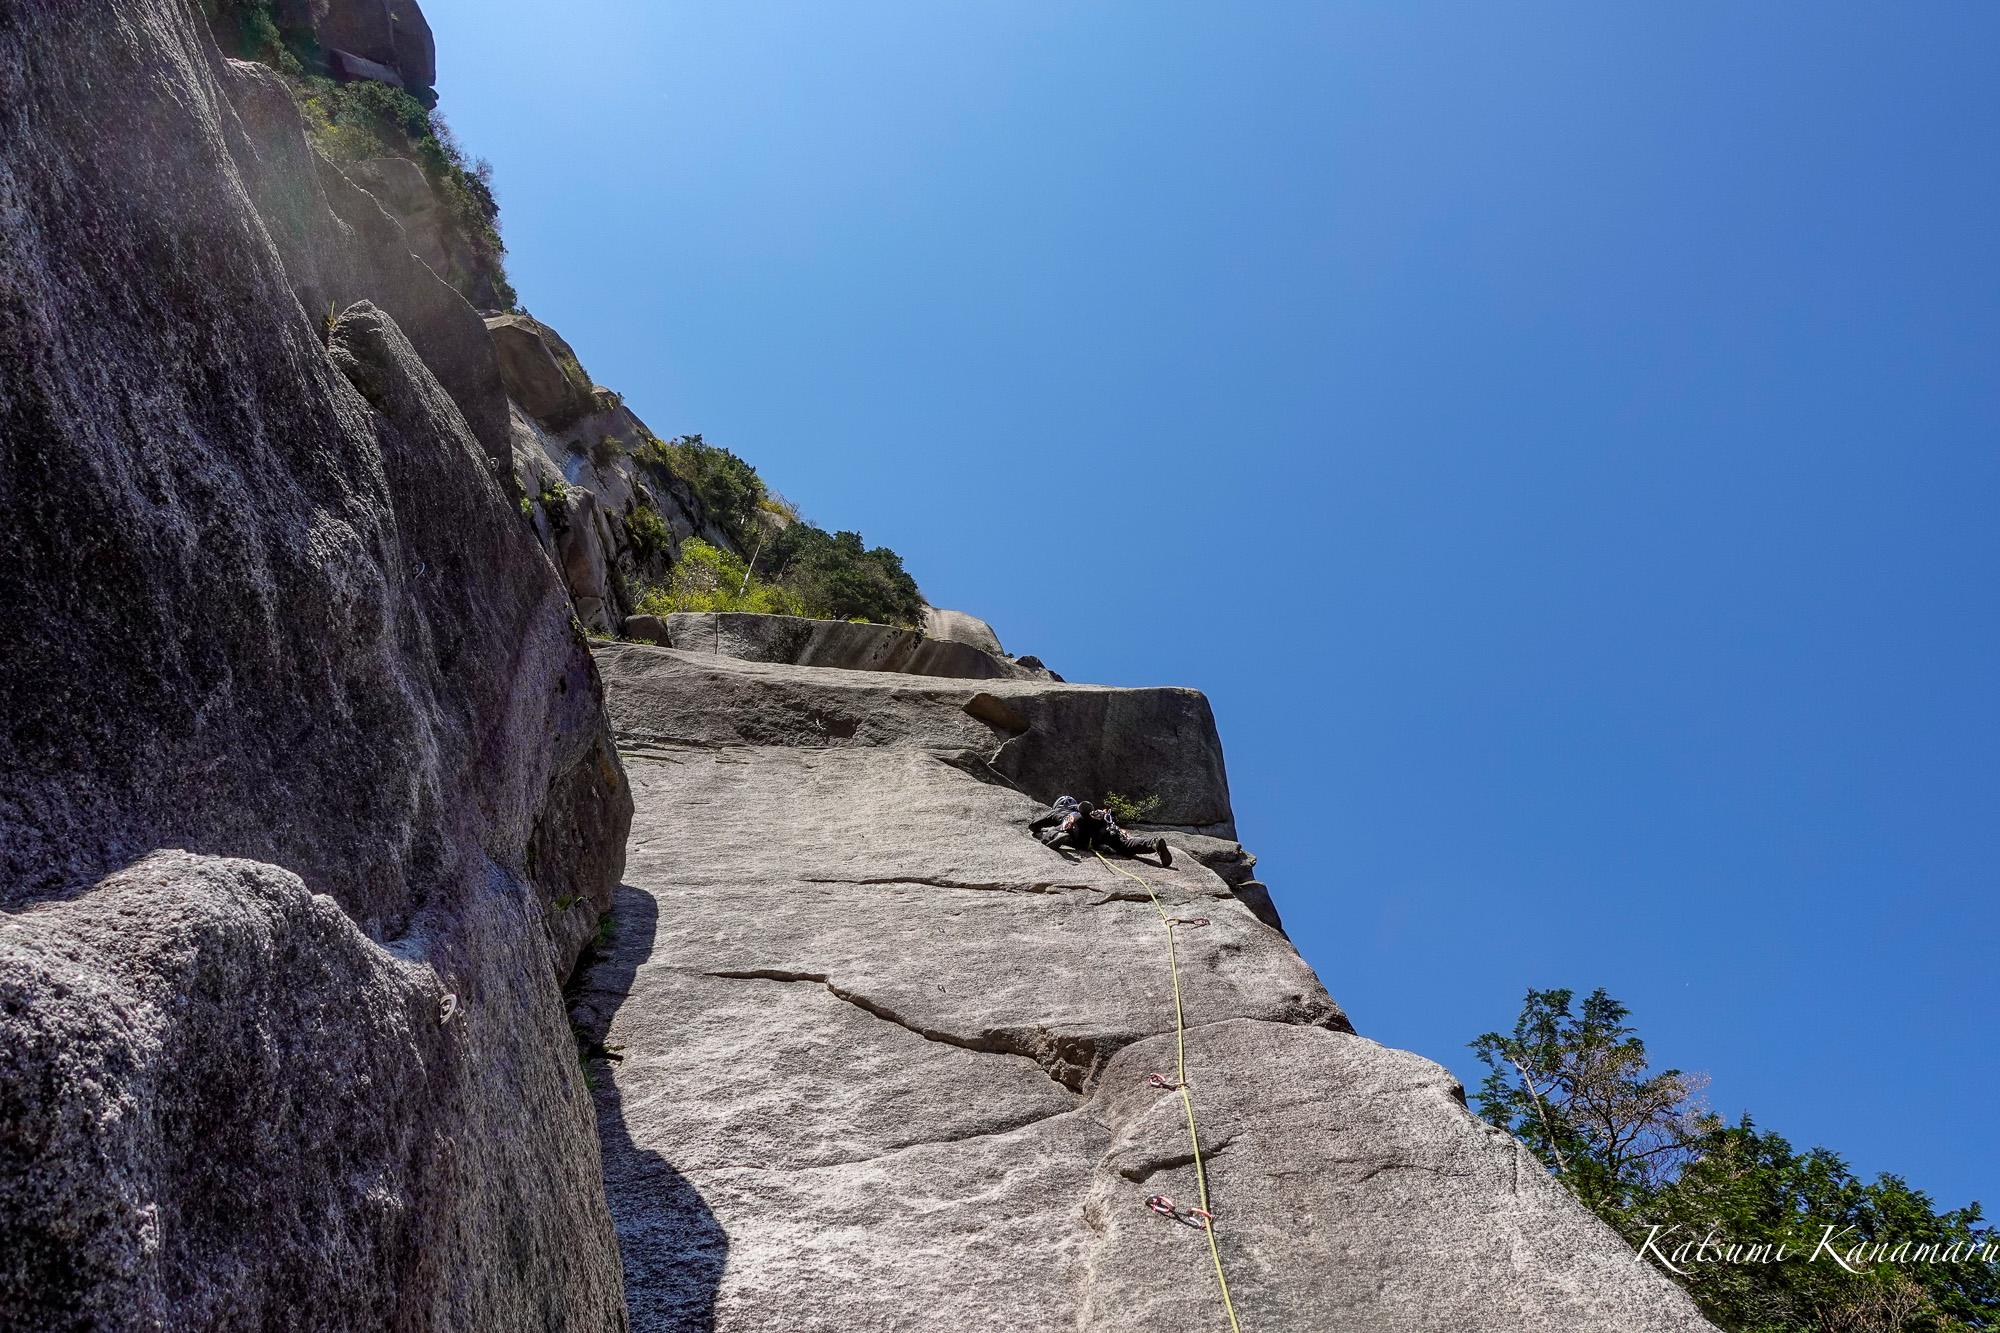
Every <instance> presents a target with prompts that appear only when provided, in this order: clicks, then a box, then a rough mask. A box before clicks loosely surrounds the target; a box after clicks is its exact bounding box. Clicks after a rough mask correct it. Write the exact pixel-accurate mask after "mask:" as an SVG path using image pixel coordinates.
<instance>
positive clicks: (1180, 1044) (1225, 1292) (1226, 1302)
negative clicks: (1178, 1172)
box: [1090, 847, 1243, 1333]
mask: <svg viewBox="0 0 2000 1333" xmlns="http://www.w3.org/2000/svg"><path fill="white" fill-rule="evenodd" d="M1090 853H1091V855H1092V856H1095V857H1096V858H1097V859H1098V860H1100V861H1103V862H1104V864H1105V865H1107V866H1110V868H1111V869H1113V870H1115V871H1117V872H1118V873H1119V874H1121V875H1123V876H1124V877H1125V878H1127V879H1129V880H1131V881H1133V882H1134V883H1135V884H1137V885H1138V886H1139V887H1140V888H1142V889H1144V890H1145V891H1146V899H1147V901H1149V902H1151V903H1152V904H1153V910H1154V911H1155V912H1158V913H1159V914H1160V924H1161V925H1163V926H1165V927H1166V928H1167V968H1168V970H1169V971H1171V972H1172V973H1173V977H1174V1078H1175V1079H1176V1080H1178V1081H1179V1083H1180V1088H1179V1089H1178V1091H1179V1092H1180V1094H1181V1106H1182V1107H1183V1108H1184V1109H1185V1110H1186V1111H1187V1126H1188V1144H1189V1146H1190V1147H1192V1148H1193V1149H1194V1182H1195V1187H1196V1188H1197V1189H1199V1190H1200V1191H1201V1211H1202V1213H1203V1215H1204V1216H1206V1217H1208V1218H1209V1220H1208V1222H1207V1224H1206V1225H1204V1226H1203V1227H1202V1230H1203V1231H1206V1232H1207V1233H1208V1257H1209V1258H1211V1259H1213V1260H1214V1261H1215V1285H1216V1286H1217V1287H1218V1288H1220V1289H1221V1291H1222V1308H1223V1309H1224V1310H1225V1311H1226V1312H1228V1315H1229V1327H1230V1330H1231V1333H1243V1326H1242V1325H1241V1324H1239V1323H1237V1322H1236V1305H1235V1303H1234V1302H1233V1301H1231V1300H1230V1299H1229V1279H1228V1278H1226V1277H1224V1276H1223V1275H1222V1251H1221V1249H1219V1248H1218V1247H1217V1246H1216V1243H1215V1221H1214V1216H1213V1214H1211V1213H1209V1211H1208V1168H1207V1167H1205V1166H1203V1165H1202V1160H1201V1135H1200V1133H1199V1132H1197V1131H1196V1129H1195V1127H1194V1094H1193V1093H1191V1092H1190V1091H1188V1082H1187V1016H1186V1014H1185V1013H1184V1012H1183V1011H1182V1008H1181V962H1180V955H1179V953H1178V952H1177V951H1176V950H1175V948H1174V924H1175V923H1176V922H1177V921H1179V920H1180V918H1178V917H1171V916H1168V915H1167V909H1166V908H1164V907H1162V906H1160V896H1159V895H1158V894H1157V893H1154V892H1153V885H1152V882H1151V881H1150V880H1147V879H1145V878H1143V877H1141V876H1139V875H1135V874H1133V873H1132V872H1131V871H1129V870H1127V869H1125V868H1124V867H1123V866H1118V865H1113V864H1112V863H1111V862H1110V861H1108V860H1105V857H1104V853H1103V852H1100V851H1098V850H1097V849H1096V848H1095V847H1093V848H1091V849H1090ZM1202 924H1203V925H1207V924H1208V923H1207V922H1205V921H1204V922H1203V923H1202ZM1156 1077H1157V1076H1156Z"/></svg>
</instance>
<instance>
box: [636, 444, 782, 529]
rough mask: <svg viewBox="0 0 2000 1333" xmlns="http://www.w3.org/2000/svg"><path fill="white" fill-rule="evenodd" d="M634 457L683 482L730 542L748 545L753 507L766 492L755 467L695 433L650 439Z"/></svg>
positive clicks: (759, 504)
mask: <svg viewBox="0 0 2000 1333" xmlns="http://www.w3.org/2000/svg"><path fill="white" fill-rule="evenodd" d="M636 456H637V457H638V459H639V461H640V462H641V463H652V464H654V465H655V466H658V467H664V468H665V469H666V470H667V471H668V472H669V473H671V474H672V475H673V476H675V477H678V478H679V479H680V480H681V481H682V482H684V483H685V484H686V485H687V488H688V489H689V490H691V491H693V492H694V497H695V499H696V500H698V501H700V502H701V507H702V510H703V511H704V512H705V513H706V514H707V515H708V517H709V518H710V519H712V520H713V521H714V522H715V525H716V526H717V527H719V528H721V529H722V530H723V531H724V532H726V533H728V534H729V540H730V541H732V542H734V543H735V544H736V545H737V546H739V547H746V548H747V547H749V546H751V545H752V544H753V540H752V535H753V534H754V533H755V532H756V531H757V526H756V525H757V515H758V512H759V511H760V510H761V509H762V508H763V507H764V501H765V500H766V499H767V498H768V497H769V496H770V494H771V491H770V488H769V487H768V486H766V485H765V484H764V479H763V478H762V477H760V476H758V475H757V469H756V468H754V467H751V466H750V465H749V464H748V463H746V462H744V461H743V460H742V459H740V458H738V457H737V456H736V455H735V454H732V453H730V452H729V451H728V450H727V449H723V448H720V447H718V446H716V445H713V444H710V443H708V442H707V441H706V440H704V439H702V438H701V436H699V435H682V436H680V437H678V438H676V439H673V440H667V441H662V440H659V439H653V440H649V441H648V442H647V443H646V444H645V445H643V446H641V448H640V450H639V452H638V454H637V455H636Z"/></svg>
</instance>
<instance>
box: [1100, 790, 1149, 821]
mask: <svg viewBox="0 0 2000 1333" xmlns="http://www.w3.org/2000/svg"><path fill="white" fill-rule="evenodd" d="M1104 804H1105V806H1106V808H1108V809H1109V810H1110V811H1111V817H1112V818H1113V819H1115V820H1117V821H1118V822H1119V823H1120V824H1143V823H1145V822H1146V821H1147V820H1149V819H1151V818H1152V817H1153V812H1154V811H1155V810H1158V809H1159V808H1160V798H1159V797H1158V796H1148V797H1147V798H1146V799H1144V800H1143V801H1135V800H1133V799H1132V798H1130V797H1128V796H1120V795H1119V794H1118V793H1117V792H1115V791H1114V792H1106V793H1105V795H1104Z"/></svg>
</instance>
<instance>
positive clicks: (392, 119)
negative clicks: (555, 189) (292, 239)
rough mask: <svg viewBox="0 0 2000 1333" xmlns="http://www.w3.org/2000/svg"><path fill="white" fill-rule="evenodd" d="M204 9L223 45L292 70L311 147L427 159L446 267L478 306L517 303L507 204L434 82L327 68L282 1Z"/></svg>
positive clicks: (214, 3)
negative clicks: (376, 78) (288, 18)
mask: <svg viewBox="0 0 2000 1333" xmlns="http://www.w3.org/2000/svg"><path fill="white" fill-rule="evenodd" d="M202 9H203V12H204V14H205V15H206V16H207V18H208V21H209V28H210V30H211V31H212V32H214V34H215V37H216V42H217V44H218V45H220V46H221V47H222V49H223V51H224V53H225V54H228V55H231V56H234V57H236V58H237V59H239V60H254V61H256V62H258V63H259V64H263V65H268V66H270V67H271V68H272V69H274V70H276V71H278V73H280V74H282V75H283V76H284V77H285V80H286V82H287V83H289V84H290V85H291V87H292V93H293V95H294V97H296V98H297V99H298V103H299V110H300V112H301V113H302V114H303V118H304V120H305V125H306V134H307V135H308V136H309V137H310V138H311V139H312V141H313V146H314V147H316V148H318V149H319V150H320V152H322V153H324V154H326V156H327V158H328V159H329V160H330V161H332V162H334V163H336V164H339V165H343V166H344V165H346V164H348V163H352V162H363V161H367V160H369V159H371V158H383V157H400V158H407V159H408V160H409V161H412V162H415V163H416V164H417V166H418V167H420V168H422V170H423V173H424V179H425V180H426V181H428V182H429V183H430V187H431V192H432V193H433V194H434V195H436V196H437V201H438V204H439V206H440V207H441V208H442V210H443V212H444V215H445V225H446V228H447V230H448V231H449V232H450V233H451V234H452V239H454V240H455V241H456V242H457V244H455V245H449V246H448V249H449V250H450V251H451V253H452V263H451V265H450V267H451V272H450V273H449V274H446V275H444V276H445V277H446V279H447V281H449V282H450V283H451V284H452V285H453V286H454V287H456V288H457V289H458V291H459V294H460V295H462V296H464V297H465V299H466V300H468V301H470V302H472V303H473V304H474V305H476V306H479V307H482V308H486V309H491V308H495V307H499V308H512V307H513V306H514V305H515V304H516V301H517V298H516V296H515V292H514V288H513V286H512V285H511V284H509V283H508V281H507V271H506V264H505V256H506V253H507V247H506V246H505V245H504V244H503V243H502V242H501V240H500V205H499V202H498V201H497V200H496V199H495V198H494V197H493V168H492V166H491V164H489V163H487V162H485V161H483V160H482V161H477V162H468V161H467V160H466V157H465V153H464V150H463V149H461V148H460V147H459V144H458V141H457V139H456V138H454V137H453V135H452V132H451V127H450V126H449V125H447V124H445V121H444V117H442V116H440V115H439V114H438V113H437V112H436V111H435V110H433V109H432V108H431V106H430V105H429V104H430V103H434V102H435V101H436V98H435V95H433V94H432V93H431V92H430V91H429V90H428V89H423V90H420V92H421V95H420V96H419V95H412V94H411V93H408V92H405V91H404V90H403V89H401V88H392V87H390V86H389V85H388V84H386V83H374V82H370V81H367V80H359V81H356V82H353V83H341V82H338V81H336V80H335V79H333V78H331V77H329V76H328V75H329V71H328V67H327V63H326V53H325V52H324V51H323V50H322V49H321V47H320V44H319V41H318V39H317V37H316V36H315V35H314V33H313V31H312V29H311V28H310V27H302V26H299V25H296V24H289V23H286V22H284V21H283V20H282V19H281V18H280V14H281V12H283V11H281V9H280V7H279V6H278V5H277V3H276V0H202Z"/></svg>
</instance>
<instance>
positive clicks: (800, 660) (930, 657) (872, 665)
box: [624, 610, 1054, 680]
mask: <svg viewBox="0 0 2000 1333" xmlns="http://www.w3.org/2000/svg"><path fill="white" fill-rule="evenodd" d="M939 614H940V613H938V612H936V611H935V610H933V612H932V614H931V617H930V618H932V619H934V618H936V617H937V616H938V615H939ZM942 615H945V616H957V615H959V613H958V612H956V611H946V612H943V613H942ZM960 618H961V619H963V620H971V619H972V617H970V616H961V617H960ZM973 623H974V624H980V623H982V622H979V621H974V622H973ZM624 629H625V637H626V638H628V639H637V640H640V641H641V642H646V643H656V644H659V645H661V646H662V647H669V648H681V649H685V650H687V651H688V652H697V653H710V654H715V655H719V656H723V657H735V658H741V659H742V660H744V661H748V662H784V663H788V664H790V665H792V666H823V667H840V668H842V669H843V670H847V671H895V672H900V673H903V674H906V675H912V676H953V677H957V678H960V679H965V680H1051V679H1053V678H1054V677H1053V676H1052V675H1051V674H1050V673H1049V672H1048V671H1046V670H1039V669H1036V668H1034V667H1024V666H1021V665H1019V664H1018V663H1016V662H1014V661H1013V660H1011V659H1009V658H1007V657H1003V656H1001V655H1000V654H999V653H997V652H993V653H989V652H986V651H984V650H982V649H979V648H975V647H973V646H972V645H971V644H969V643H961V642H957V641H954V640H951V639H939V638H933V637H931V636H930V635H929V634H927V633H923V632H920V631H918V630H913V629H898V628H896V627H895V626H894V625H876V624H869V623H863V622H855V621H847V620H810V619H807V618H806V617H804V616H770V615H751V614H746V613H743V612H738V611H679V612H675V613H674V614H672V615H668V616H628V617H626V619H625V625H624ZM986 637H987V638H988V639H992V640H993V643H994V645H995V647H996V648H997V647H998V644H999V641H998V640H997V639H993V636H992V632H991V631H988V632H987V635H986Z"/></svg>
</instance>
